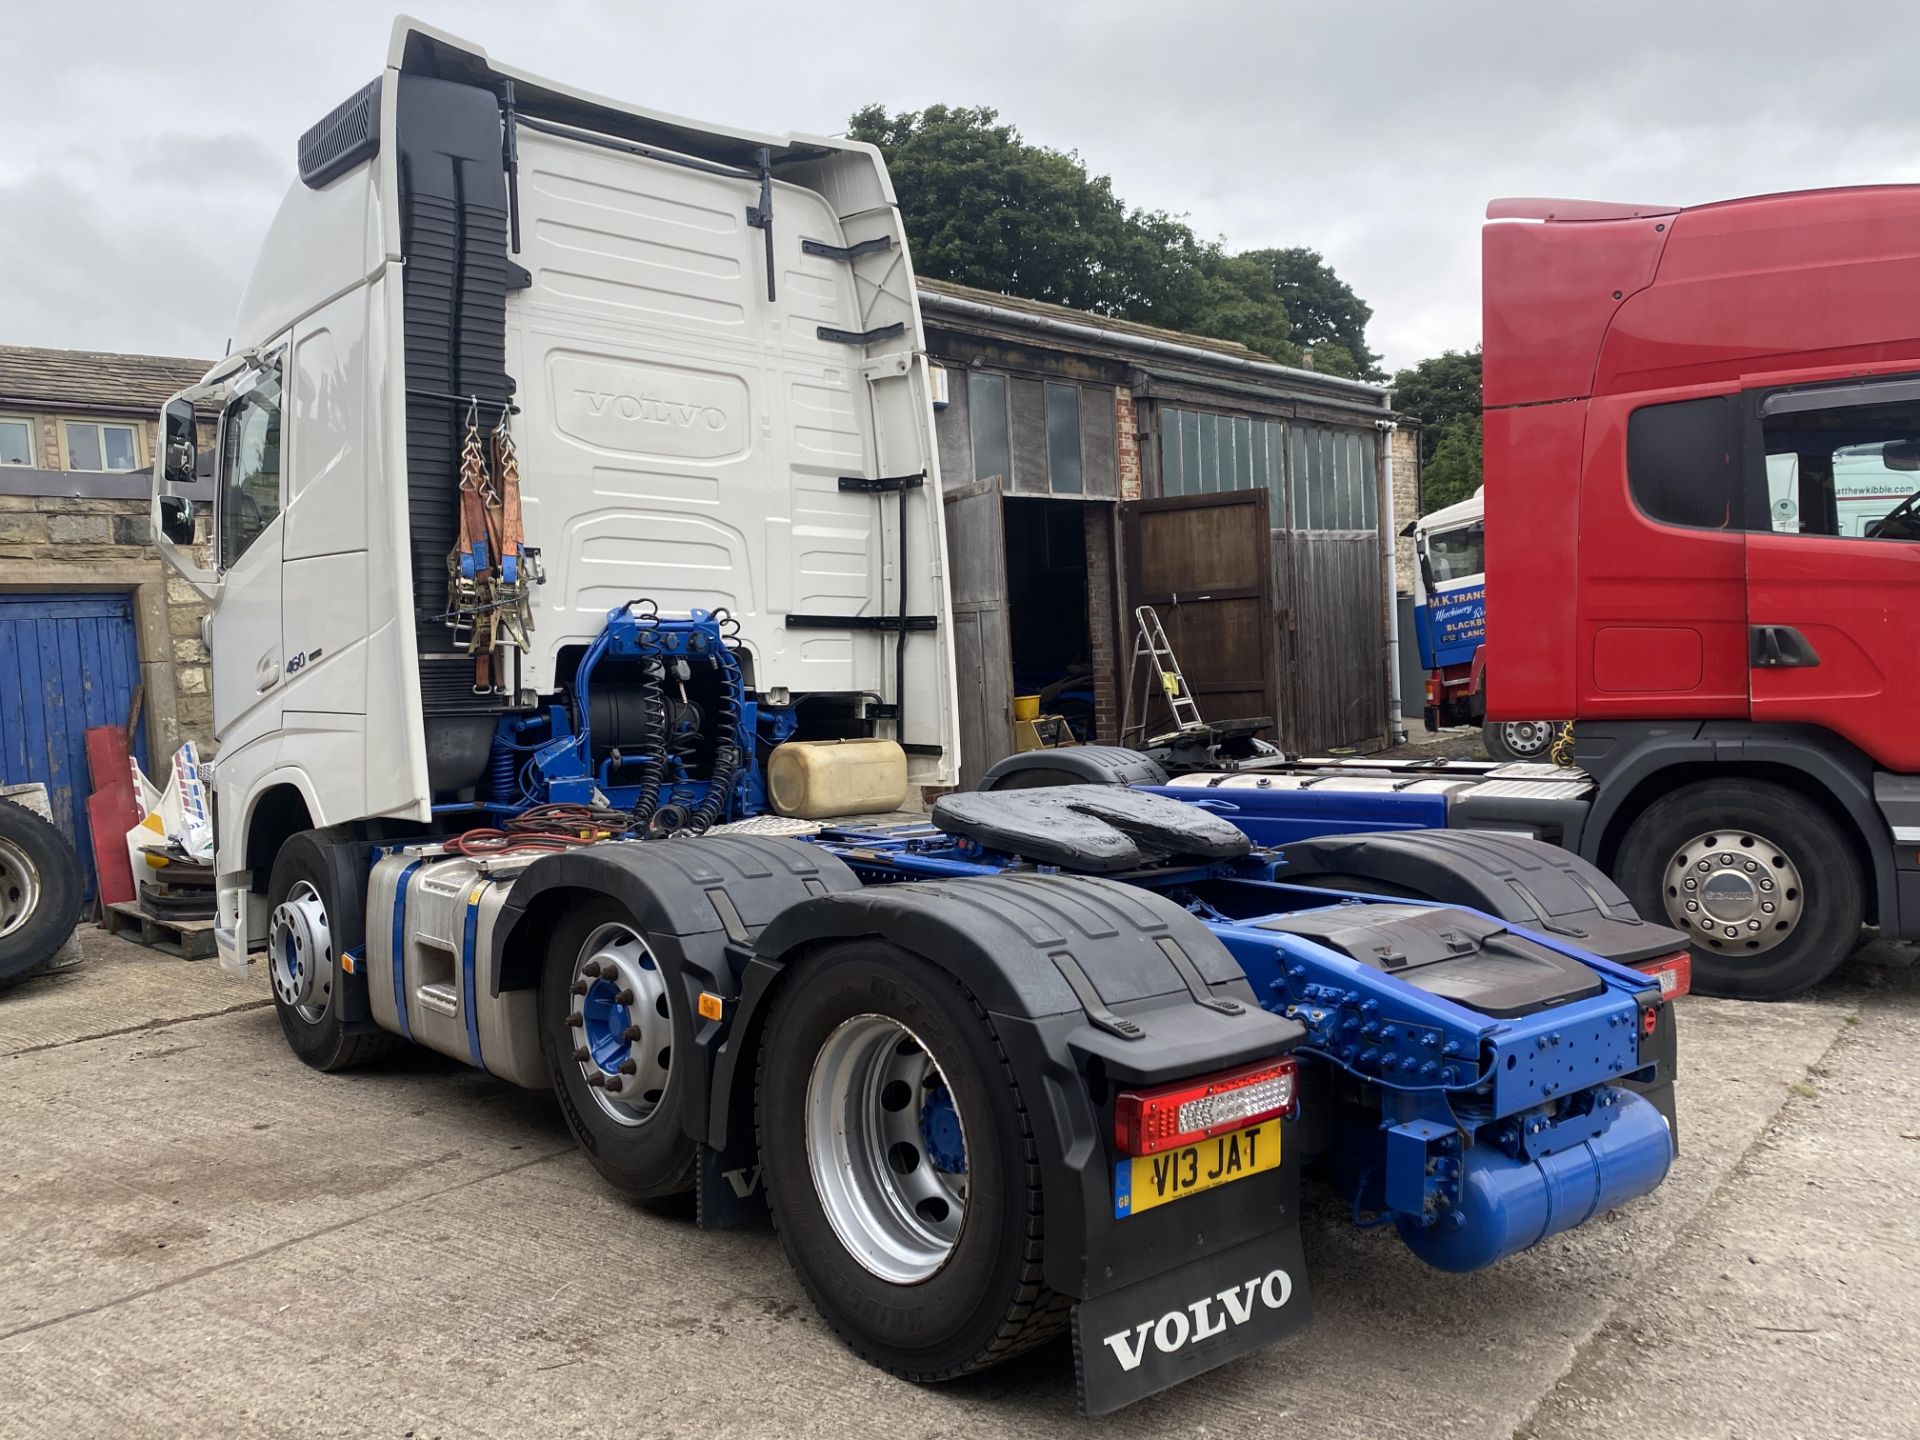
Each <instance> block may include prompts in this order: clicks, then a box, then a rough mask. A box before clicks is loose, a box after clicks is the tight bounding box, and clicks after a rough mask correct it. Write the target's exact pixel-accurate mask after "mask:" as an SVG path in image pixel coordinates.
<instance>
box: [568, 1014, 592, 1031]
mask: <svg viewBox="0 0 1920 1440" xmlns="http://www.w3.org/2000/svg"><path fill="white" fill-rule="evenodd" d="M586 1023H587V1017H586V1016H584V1015H569V1016H567V1024H568V1025H570V1026H572V1027H573V1028H574V1029H575V1030H578V1029H579V1028H580V1027H581V1026H582V1025H584V1024H586Z"/></svg>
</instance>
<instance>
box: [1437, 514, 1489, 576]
mask: <svg viewBox="0 0 1920 1440" xmlns="http://www.w3.org/2000/svg"><path fill="white" fill-rule="evenodd" d="M1427 564H1428V565H1429V566H1430V567H1431V568H1432V570H1433V583H1434V584H1436V585H1447V584H1451V583H1452V582H1453V581H1455V580H1464V579H1466V578H1467V577H1468V576H1470V575H1484V574H1485V573H1486V570H1487V532H1486V528H1485V525H1484V524H1483V522H1481V521H1479V520H1476V521H1474V522H1473V523H1472V524H1471V525H1463V526H1461V527H1460V528H1459V529H1458V530H1436V531H1434V532H1433V534H1431V535H1429V536H1427Z"/></svg>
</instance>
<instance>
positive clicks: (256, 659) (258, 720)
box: [207, 353, 285, 754]
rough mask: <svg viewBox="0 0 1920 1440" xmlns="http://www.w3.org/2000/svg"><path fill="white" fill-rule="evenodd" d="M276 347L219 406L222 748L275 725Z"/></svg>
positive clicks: (213, 635)
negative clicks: (224, 405)
mask: <svg viewBox="0 0 1920 1440" xmlns="http://www.w3.org/2000/svg"><path fill="white" fill-rule="evenodd" d="M282 384H283V376H282V355H281V354H280V353H274V354H273V355H271V356H270V357H268V358H267V359H265V360H264V361H263V363H262V364H261V365H260V366H259V367H258V368H255V369H253V370H251V371H250V372H248V373H247V374H245V375H242V376H241V377H239V378H238V379H237V380H236V381H235V382H234V383H233V386H232V391H231V399H229V401H228V402H227V406H226V408H225V409H224V410H223V411H222V412H221V415H220V438H219V450H218V458H217V461H216V465H215V472H214V481H215V500H214V523H213V541H212V543H213V558H214V565H215V568H216V573H217V575H218V582H217V585H216V589H215V593H214V596H213V599H212V607H211V613H210V614H209V616H208V618H207V640H208V644H209V647H210V648H211V649H212V651H213V654H214V657H215V658H214V665H213V733H214V738H215V739H216V740H218V741H219V743H220V748H221V750H222V752H224V753H228V754H230V753H232V752H233V751H236V750H238V749H239V748H241V747H242V746H244V745H246V744H248V743H250V742H251V741H253V740H256V739H258V738H259V737H261V736H262V735H266V734H271V733H273V732H275V731H277V730H279V729H280V724H281V687H282V682H283V680H284V679H285V676H284V673H283V672H284V666H285V657H284V656H283V655H282V654H281V643H280V608H281V607H280V578H281V577H280V570H281V561H282V558H283V550H284V540H283V536H284V533H285V532H284V527H283V526H282V524H281V523H280V511H281V509H282V507H283V504H284V498H283V482H282V454H281V435H282V426H281V391H282Z"/></svg>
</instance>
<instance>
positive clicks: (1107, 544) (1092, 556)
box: [1081, 505, 1122, 745]
mask: <svg viewBox="0 0 1920 1440" xmlns="http://www.w3.org/2000/svg"><path fill="white" fill-rule="evenodd" d="M1081 508H1082V511H1083V513H1084V514H1085V516H1086V532H1087V645H1088V651H1089V655H1088V658H1089V659H1090V660H1091V661H1092V663H1093V738H1094V740H1095V741H1096V742H1097V743H1099V744H1101V745H1112V744H1115V743H1117V742H1118V740H1119V738H1120V709H1119V704H1120V685H1121V683H1122V682H1121V678H1120V676H1119V674H1118V672H1117V670H1116V668H1115V659H1114V653H1113V648H1114V647H1113V625H1114V616H1115V613H1116V606H1115V603H1114V593H1113V518H1114V516H1113V507H1112V506H1111V505H1086V506H1082V507H1081Z"/></svg>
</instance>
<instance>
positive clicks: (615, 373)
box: [547, 352, 748, 460]
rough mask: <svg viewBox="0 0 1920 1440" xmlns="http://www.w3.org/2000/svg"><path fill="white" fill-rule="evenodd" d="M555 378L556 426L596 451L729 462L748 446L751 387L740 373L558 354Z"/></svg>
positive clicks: (550, 363) (551, 367) (552, 363)
mask: <svg viewBox="0 0 1920 1440" xmlns="http://www.w3.org/2000/svg"><path fill="white" fill-rule="evenodd" d="M547 377H548V384H549V386H550V390H549V394H550V395H551V397H552V406H553V417H554V420H553V423H554V428H555V429H556V430H558V431H559V432H560V433H561V434H562V435H565V436H567V437H568V438H570V439H573V440H578V441H580V442H582V443H583V444H586V445H590V446H592V447H593V448H594V449H596V450H609V451H613V452H615V453H618V454H625V455H636V456H644V457H660V458H663V459H673V460H725V459H729V458H731V457H733V456H735V455H740V454H743V453H745V451H746V449H747V423H746V422H747V411H748V401H747V387H746V385H745V384H744V383H743V382H742V381H741V380H740V379H739V377H737V376H733V375H723V374H716V373H714V372H713V371H710V370H694V369H690V368H684V367H681V366H677V365H648V364H641V363H639V362H637V361H630V360H618V359H613V358H610V357H608V358H601V357H597V356H590V355H582V354H579V353H578V352H556V353H555V354H552V355H549V356H548V357H547Z"/></svg>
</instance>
